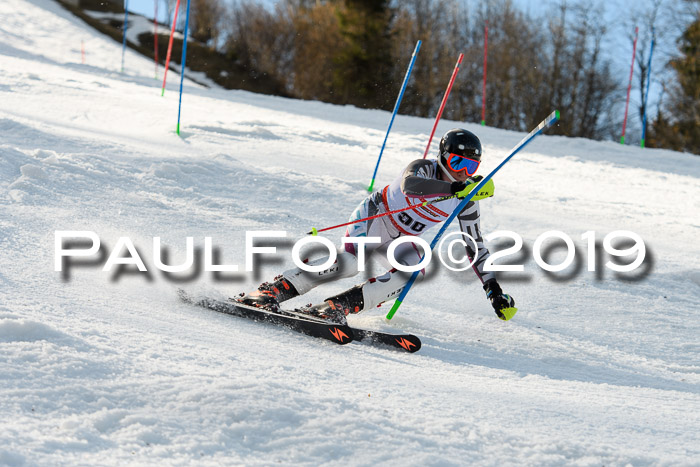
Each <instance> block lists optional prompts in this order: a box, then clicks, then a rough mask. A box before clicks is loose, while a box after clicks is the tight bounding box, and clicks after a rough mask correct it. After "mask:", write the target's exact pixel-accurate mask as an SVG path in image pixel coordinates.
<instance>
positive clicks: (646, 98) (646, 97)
mask: <svg viewBox="0 0 700 467" xmlns="http://www.w3.org/2000/svg"><path fill="white" fill-rule="evenodd" d="M655 36H656V34H655V33H654V28H651V50H650V51H649V64H648V65H647V90H646V92H645V93H644V118H642V141H641V142H640V145H641V146H642V147H644V137H645V136H646V133H647V109H648V108H649V85H650V84H651V57H652V55H653V54H654V38H655Z"/></svg>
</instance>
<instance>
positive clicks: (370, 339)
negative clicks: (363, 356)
mask: <svg viewBox="0 0 700 467" xmlns="http://www.w3.org/2000/svg"><path fill="white" fill-rule="evenodd" d="M351 329H352V334H353V337H354V340H356V341H361V342H367V343H369V344H372V345H387V346H390V347H395V348H397V349H403V350H405V351H406V352H410V353H413V352H418V351H419V350H420V347H421V341H420V339H419V338H418V337H416V336H414V335H413V334H390V333H386V332H380V331H369V330H366V329H359V328H351Z"/></svg>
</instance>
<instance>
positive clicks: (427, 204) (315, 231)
mask: <svg viewBox="0 0 700 467" xmlns="http://www.w3.org/2000/svg"><path fill="white" fill-rule="evenodd" d="M469 186H471V185H469ZM475 188H476V184H474V186H473V188H472V191H473V190H474V189H475ZM492 190H493V188H492ZM470 193H471V191H470ZM486 194H488V191H487V193H486ZM486 194H484V195H482V196H477V199H484V198H486V197H487V196H486ZM491 195H493V191H491ZM491 195H489V196H491ZM452 198H457V195H449V196H442V197H440V198H435V199H432V200H430V201H423V202H422V203H417V204H412V205H410V206H406V207H404V208H400V209H394V210H393V211H387V212H383V213H381V214H376V215H374V216H370V217H364V218H362V219H355V220H352V221H349V222H345V223H344V224H338V225H334V226H331V227H325V228H323V229H316V228H313V229H311V230H310V231H309V232H306V235H318V233H319V232H325V231H327V230H333V229H337V228H338V227H345V226H346V225H351V224H357V223H358V222H364V221H368V220H371V219H376V218H378V217H384V216H388V215H389V214H396V213H397V212H402V211H408V210H409V209H416V208H422V207H424V206H430V205H431V204H436V203H439V202H441V201H446V200H448V199H452Z"/></svg>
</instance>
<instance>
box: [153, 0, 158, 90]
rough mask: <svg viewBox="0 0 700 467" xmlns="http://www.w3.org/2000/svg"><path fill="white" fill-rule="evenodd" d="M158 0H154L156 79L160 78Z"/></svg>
mask: <svg viewBox="0 0 700 467" xmlns="http://www.w3.org/2000/svg"><path fill="white" fill-rule="evenodd" d="M158 1H159V0H153V3H154V4H155V8H156V11H155V13H154V14H153V57H154V61H155V62H156V79H158Z"/></svg>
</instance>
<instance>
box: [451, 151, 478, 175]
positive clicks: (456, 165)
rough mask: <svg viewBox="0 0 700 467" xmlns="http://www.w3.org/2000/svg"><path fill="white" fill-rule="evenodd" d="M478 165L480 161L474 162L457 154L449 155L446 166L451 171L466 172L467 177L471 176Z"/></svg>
mask: <svg viewBox="0 0 700 467" xmlns="http://www.w3.org/2000/svg"><path fill="white" fill-rule="evenodd" d="M480 163H481V161H475V160H474V159H469V158H467V157H464V156H460V155H459V154H450V157H449V159H447V164H448V165H449V166H450V168H451V169H452V170H454V171H455V172H458V171H460V170H466V172H467V175H473V174H474V173H475V172H476V170H477V169H478V168H479V164H480Z"/></svg>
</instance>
